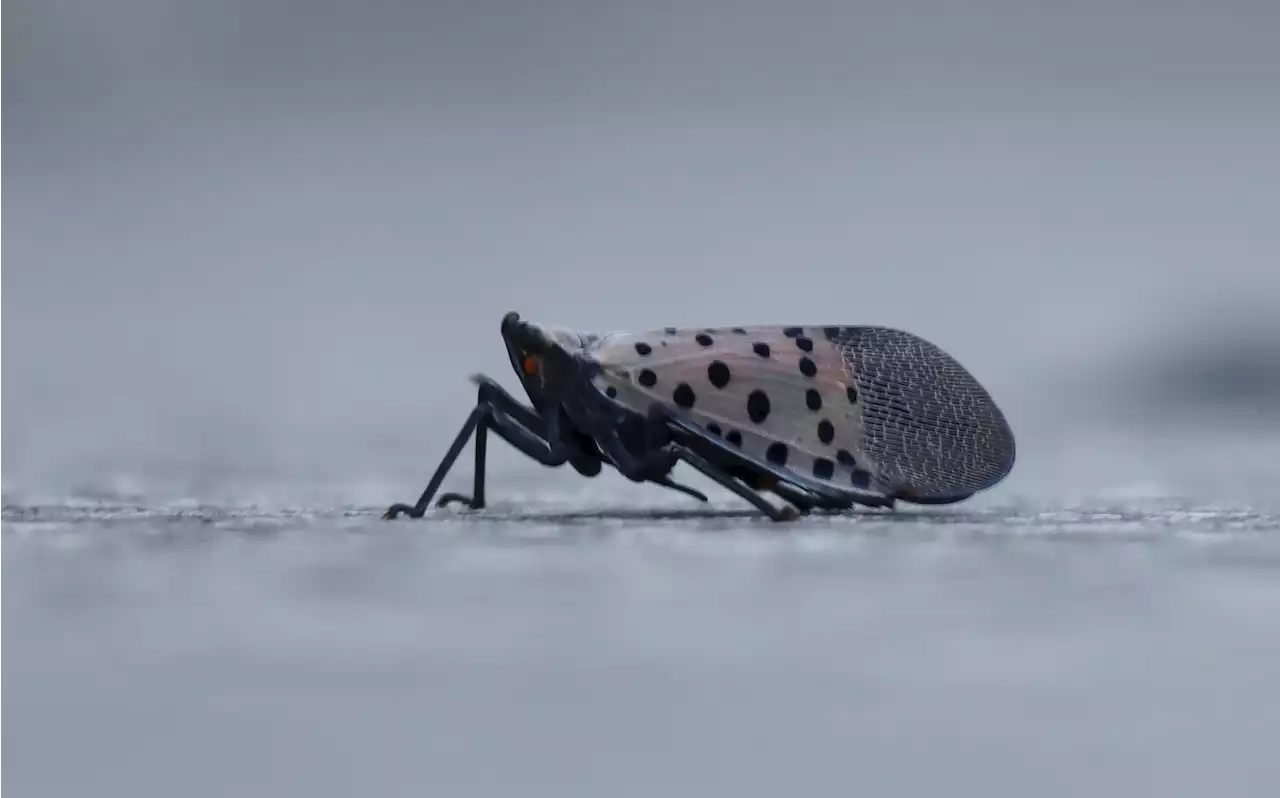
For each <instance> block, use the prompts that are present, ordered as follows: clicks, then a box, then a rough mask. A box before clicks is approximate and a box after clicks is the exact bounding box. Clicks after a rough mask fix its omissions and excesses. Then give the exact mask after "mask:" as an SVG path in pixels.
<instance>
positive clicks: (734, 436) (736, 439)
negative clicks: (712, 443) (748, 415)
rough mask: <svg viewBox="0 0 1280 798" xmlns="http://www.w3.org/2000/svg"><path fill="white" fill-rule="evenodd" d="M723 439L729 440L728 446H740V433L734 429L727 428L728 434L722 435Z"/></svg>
mask: <svg viewBox="0 0 1280 798" xmlns="http://www.w3.org/2000/svg"><path fill="white" fill-rule="evenodd" d="M724 439H725V440H726V441H728V442H729V445H730V446H739V447H740V446H742V433H741V432H738V431H737V430H736V429H731V430H729V432H728V434H727V435H725V436H724Z"/></svg>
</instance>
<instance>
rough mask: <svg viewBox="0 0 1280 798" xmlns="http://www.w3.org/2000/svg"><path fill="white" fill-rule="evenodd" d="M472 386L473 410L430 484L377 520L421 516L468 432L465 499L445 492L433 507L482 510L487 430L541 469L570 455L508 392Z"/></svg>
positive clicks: (486, 383) (484, 383) (482, 381)
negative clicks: (471, 464) (469, 469)
mask: <svg viewBox="0 0 1280 798" xmlns="http://www.w3.org/2000/svg"><path fill="white" fill-rule="evenodd" d="M476 382H478V383H479V385H480V388H479V390H478V392H477V397H476V406H475V408H474V409H473V410H472V411H471V415H469V416H468V417H467V420H466V422H465V423H464V424H463V425H462V429H461V430H459V431H458V435H457V437H455V438H454V440H453V444H452V445H451V446H450V447H449V451H448V452H446V453H445V456H444V459H442V460H441V461H440V465H439V466H437V467H436V471H435V473H434V474H432V476H431V480H430V482H428V483H427V487H426V488H425V489H424V490H423V491H422V495H421V496H419V497H418V501H417V502H416V503H415V504H413V505H412V506H410V505H407V504H393V505H392V506H391V507H389V508H388V509H387V511H386V512H385V513H384V514H383V516H382V517H383V518H384V519H393V518H396V517H397V516H399V515H402V514H403V515H408V516H410V517H411V518H421V517H422V516H423V515H424V514H425V513H426V509H427V507H428V506H429V505H430V504H431V499H432V497H434V496H435V494H436V491H438V490H439V489H440V485H441V483H443V482H444V478H445V476H447V475H448V473H449V470H450V469H451V468H452V467H453V464H454V462H455V461H456V460H457V459H458V455H459V454H461V452H462V447H463V446H466V444H467V440H468V439H470V438H471V436H472V434H474V435H475V440H476V449H475V451H476V458H475V475H474V483H473V489H472V494H471V496H465V495H462V494H460V493H446V494H445V495H443V496H441V497H440V501H439V502H438V503H437V506H444V505H447V504H450V503H455V502H457V503H462V504H466V505H468V506H470V507H471V508H472V509H477V510H478V509H481V508H483V507H484V505H485V495H484V494H485V490H484V488H485V470H486V468H485V465H486V449H487V435H486V433H487V431H488V430H493V431H494V432H495V433H496V434H497V435H498V436H499V437H501V438H502V439H503V440H505V441H506V442H507V443H510V444H511V445H512V446H514V447H515V448H516V449H518V450H520V452H522V453H523V454H525V455H526V456H528V457H530V458H532V459H534V460H537V461H538V462H539V463H542V464H543V465H545V466H550V467H555V466H560V465H564V463H566V462H567V461H568V460H569V458H570V456H571V455H572V454H573V452H572V450H571V449H570V447H569V446H567V445H566V444H565V443H564V442H563V441H562V440H561V439H560V436H559V434H558V429H555V428H549V427H548V425H547V424H546V422H544V421H543V420H542V418H541V417H540V416H538V415H537V414H536V413H534V412H533V411H532V410H530V409H528V408H525V407H524V406H522V405H521V404H520V403H519V402H518V401H517V400H516V399H514V398H513V397H511V395H510V394H508V393H506V391H504V390H503V389H502V388H501V386H499V385H497V383H494V382H493V381H492V380H490V379H488V378H487V377H477V378H476ZM525 422H528V423H525ZM531 427H532V429H531Z"/></svg>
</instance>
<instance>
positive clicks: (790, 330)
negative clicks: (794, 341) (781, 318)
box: [782, 327, 804, 338]
mask: <svg viewBox="0 0 1280 798" xmlns="http://www.w3.org/2000/svg"><path fill="white" fill-rule="evenodd" d="M782 334H783V335H785V336H787V337H788V338H795V337H796V336H798V335H804V328H803V327H784V328H783V330H782Z"/></svg>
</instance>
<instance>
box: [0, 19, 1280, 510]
mask: <svg viewBox="0 0 1280 798" xmlns="http://www.w3.org/2000/svg"><path fill="white" fill-rule="evenodd" d="M8 5H9V9H8V12H9V13H8V15H7V16H8V24H7V25H6V26H5V28H4V44H5V45H6V46H5V49H4V111H5V114H4V134H5V141H6V143H7V144H8V150H9V157H8V159H7V160H8V165H9V171H8V173H7V174H8V179H7V180H6V182H5V192H4V193H5V210H6V212H7V213H6V225H5V228H6V229H5V232H6V233H7V235H6V236H5V239H4V248H5V249H4V254H5V255H6V256H7V258H6V269H5V272H4V274H5V277H4V288H5V291H4V332H5V333H6V335H5V336H4V377H5V378H6V379H5V383H4V384H5V389H4V399H5V407H6V408H7V409H8V411H9V413H8V415H9V418H10V423H9V425H8V428H7V429H8V434H7V435H5V437H4V443H3V446H4V483H5V490H6V491H7V492H9V494H10V495H11V496H14V495H18V494H15V493H14V491H20V492H21V495H24V496H28V497H29V496H32V495H35V496H54V497H57V496H63V495H65V494H66V493H67V492H69V491H71V492H81V493H88V494H92V495H97V494H99V493H105V494H108V495H110V494H113V493H123V494H139V493H141V494H149V493H155V492H160V493H163V494H164V495H166V496H170V497H198V498H206V499H213V498H217V499H221V500H227V501H250V500H254V501H262V500H266V499H269V498H272V497H275V498H280V497H282V496H284V495H286V494H287V495H289V496H291V497H292V499H293V500H294V501H298V502H306V501H317V500H320V499H322V498H332V499H333V500H334V501H348V500H353V499H354V500H361V501H365V500H367V501H371V502H376V503H382V502H383V501H385V500H386V499H387V498H388V495H387V494H388V492H395V491H401V492H402V491H403V490H406V489H407V490H409V492H412V490H413V488H409V487H408V486H404V487H401V486H402V485H403V484H404V482H405V481H406V480H408V481H411V482H416V481H418V480H420V479H421V478H422V476H423V473H424V471H425V470H426V469H427V468H429V467H430V465H431V464H430V463H427V462H426V461H427V460H429V459H431V456H432V455H434V453H435V452H436V451H437V450H438V449H439V448H440V447H441V446H443V445H445V444H446V443H447V440H446V439H447V436H449V435H450V434H451V433H452V429H451V427H452V425H453V424H454V423H456V422H455V419H456V420H460V419H461V417H462V415H463V414H464V413H465V403H466V402H467V401H468V398H469V393H470V386H469V385H468V384H467V383H466V381H465V376H466V375H467V374H468V373H470V372H471V371H472V370H484V371H488V372H490V373H494V374H496V375H497V376H499V378H500V379H503V380H504V381H507V380H510V379H511V377H510V375H509V374H508V373H507V372H508V370H509V367H508V366H507V364H506V361H505V358H504V355H503V352H502V349H501V345H500V341H499V339H498V335H497V323H498V319H499V318H500V317H501V315H502V313H503V312H505V311H506V310H508V309H513V308H514V309H518V310H520V311H521V312H522V313H523V315H525V316H526V317H530V318H535V319H545V320H552V321H560V322H563V323H566V324H569V325H571V326H575V327H579V328H586V329H633V328H638V327H640V328H643V327H658V326H664V325H667V324H692V325H712V324H731V323H732V324H737V323H752V322H760V323H767V322H773V321H778V322H793V321H794V322H800V323H809V322H814V321H834V322H840V323H846V322H849V323H859V322H869V323H884V324H891V325H896V326H902V327H906V328H908V329H911V330H914V331H916V332H918V333H920V334H922V335H924V336H925V337H928V338H931V339H932V340H934V341H935V342H936V343H938V344H939V345H941V346H942V347H943V348H945V349H948V350H949V351H951V352H952V353H953V354H955V355H956V356H957V357H958V358H960V360H961V362H963V363H965V364H966V365H967V366H969V367H970V368H971V369H972V370H973V371H975V372H976V373H977V374H978V375H979V377H980V378H981V379H982V380H983V381H984V382H985V383H987V384H988V386H989V387H990V389H991V390H992V391H993V392H994V394H995V395H996V397H997V399H998V400H1000V401H1001V403H1002V404H1003V405H1005V407H1006V410H1007V412H1008V414H1009V415H1010V417H1011V420H1012V423H1013V424H1014V426H1015V429H1016V430H1017V431H1018V433H1019V441H1020V444H1021V446H1020V452H1019V455H1020V460H1019V465H1018V469H1017V470H1016V471H1015V473H1014V475H1013V476H1012V477H1011V478H1010V480H1009V482H1008V483H1007V485H1006V487H1005V489H1006V490H1007V491H1008V493H1007V494H1006V495H1013V494H1017V493H1026V492H1038V491H1039V492H1043V491H1047V492H1049V493H1055V494H1056V493H1057V492H1060V491H1063V490H1077V489H1078V490H1081V491H1085V492H1097V491H1102V490H1110V489H1114V488H1117V487H1118V486H1122V485H1123V486H1127V487H1134V488H1135V489H1136V488H1140V487H1141V486H1151V487H1152V489H1155V490H1157V491H1159V490H1177V491H1191V492H1195V491H1209V492H1210V493H1213V492H1221V491H1227V492H1230V491H1231V490H1234V489H1236V488H1237V487H1238V486H1239V485H1240V484H1241V480H1244V482H1245V483H1248V485H1249V488H1248V490H1254V491H1256V490H1258V489H1259V486H1260V485H1264V484H1267V483H1269V482H1270V481H1271V480H1272V479H1274V478H1275V477H1276V476H1277V475H1278V474H1280V470H1277V469H1276V468H1274V467H1272V462H1273V460H1274V459H1275V458H1274V457H1273V454H1274V453H1275V452H1276V451H1277V449H1276V448H1268V449H1267V450H1266V451H1265V452H1263V453H1262V454H1257V455H1255V456H1250V457H1248V458H1244V459H1242V457H1243V456H1242V455H1241V454H1240V452H1238V451H1237V450H1236V449H1235V448H1234V447H1231V448H1224V449H1221V453H1222V456H1221V457H1209V458H1208V460H1205V459H1204V458H1205V457H1206V446H1208V449H1212V450H1215V451H1216V447H1215V446H1213V445H1210V444H1216V443H1218V442H1220V439H1221V438H1222V434H1223V430H1224V429H1225V428H1229V427H1232V426H1246V427H1247V434H1246V436H1245V438H1246V440H1247V442H1248V444H1249V447H1253V446H1255V445H1256V444H1258V443H1260V441H1259V440H1258V439H1259V437H1260V436H1262V437H1264V438H1265V439H1266V440H1265V441H1263V442H1265V443H1267V444H1268V446H1275V442H1276V440H1277V433H1276V429H1275V428H1274V427H1273V426H1268V427H1267V429H1266V431H1265V433H1264V432H1263V431H1262V430H1261V429H1260V427H1259V426H1258V425H1259V423H1260V422H1262V421H1266V422H1267V423H1268V424H1269V425H1275V424H1276V423H1277V416H1278V415H1280V411H1277V410H1276V408H1277V407H1280V355H1278V354H1277V349H1280V344H1278V343H1277V342H1280V332H1277V328H1276V322H1275V319H1274V316H1275V314H1274V308H1275V306H1276V302H1277V298H1280V272H1278V268H1280V267H1277V257H1278V256H1280V232H1277V231H1280V158H1277V156H1276V149H1275V142H1276V141H1278V140H1280V102H1278V100H1280V89H1278V88H1277V86H1280V48H1277V47H1275V34H1276V30H1277V25H1278V24H1280V12H1278V11H1277V10H1276V6H1275V4H1274V3H1263V2H1252V3H1251V2H1223V3H1214V4H1204V3H1189V2H1188V3H1183V2H1164V3H1134V2H1097V3H1094V2H1083V3H1070V4H1052V5H1049V4H1038V3H1026V2H1007V3H998V2H988V1H986V0H984V1H983V2H980V3H970V4H954V3H943V2H915V1H914V0H906V1H905V2H904V1H901V0H895V1H894V2H884V3H868V2H848V3H817V2H807V1H806V2H792V3H762V2H752V1H744V2H736V3H729V2H692V3H683V2H682V3H662V2H659V3H653V2H650V3H611V2H559V1H558V0H539V2H509V1H508V2H496V1H493V0H468V1H467V2H457V3H440V2H409V1H408V0H404V1H400V2H397V1H396V0H367V1H366V2H337V1H336V0H310V1H309V2H297V1H296V0H220V1H219V2H212V1H209V2H196V1H195V0H163V1H162V0H45V1H44V2H25V1H23V0H15V2H12V3H9V4H8ZM509 384H514V383H509ZM1086 432H1097V434H1100V435H1103V436H1105V440H1104V443H1105V444H1106V445H1108V446H1109V447H1110V450H1109V453H1108V456H1106V457H1099V454H1098V451H1097V440H1096V439H1095V438H1091V437H1086V436H1085V433H1086ZM1206 441H1207V442H1208V444H1206ZM1278 448H1280V447H1278ZM1245 459H1247V461H1248V466H1247V467H1244V466H1241V465H1240V464H1241V463H1242V462H1244V460H1245ZM1206 464H1207V465H1206ZM1268 468H1270V469H1271V470H1266V469H1268ZM1260 469H1261V470H1264V471H1265V473H1264V474H1261V475H1260V474H1259V470H1260ZM1228 473H1229V475H1228ZM547 478H550V479H553V480H554V479H559V476H558V475H547ZM1205 480H1209V481H1210V482H1212V483H1213V484H1211V485H1207V484H1206V482H1205ZM268 483H270V484H271V485H272V486H273V487H272V490H271V491H270V492H269V493H268V495H267V496H263V495H259V494H260V493H261V489H262V488H261V486H263V485H265V484H268ZM295 494H296V495H295Z"/></svg>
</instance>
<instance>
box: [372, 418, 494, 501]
mask: <svg viewBox="0 0 1280 798" xmlns="http://www.w3.org/2000/svg"><path fill="white" fill-rule="evenodd" d="M488 413H489V406H488V405H486V404H483V403H482V404H477V405H476V406H475V409H473V410H472V411H471V415H469V416H467V420H466V423H464V424H463V425H462V429H461V430H459V431H458V436H457V437H456V438H454V439H453V445H451V446H450V447H449V451H448V452H446V453H445V456H444V459H443V460H441V461H440V465H438V466H436V472H435V473H434V474H432V475H431V481H430V482H428V483H427V487H426V489H424V490H423V491H422V495H421V496H419V497H418V501H417V503H416V504H414V505H413V506H412V507H411V506H409V505H407V504H393V505H391V506H390V507H388V508H387V511H386V512H385V513H383V514H382V517H383V519H385V520H391V519H393V518H395V517H396V516H398V515H400V514H402V513H403V514H405V515H408V516H409V517H410V518H421V517H422V515H423V513H425V512H426V510H427V505H428V504H430V503H431V497H432V496H434V495H435V492H436V491H437V490H439V489H440V483H441V482H444V478H445V475H446V474H448V473H449V469H450V468H452V467H453V461H454V460H457V459H458V455H459V454H461V452H462V447H463V446H466V445H467V440H468V439H469V438H470V437H471V434H472V433H473V432H475V431H476V427H477V426H479V425H480V423H481V422H483V421H484V419H485V417H486V416H487V415H488ZM477 461H479V462H480V463H481V464H483V458H477ZM476 479H477V481H482V480H483V476H479V475H478V476H477V477H476ZM481 493H482V494H483V490H482V491H481Z"/></svg>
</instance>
